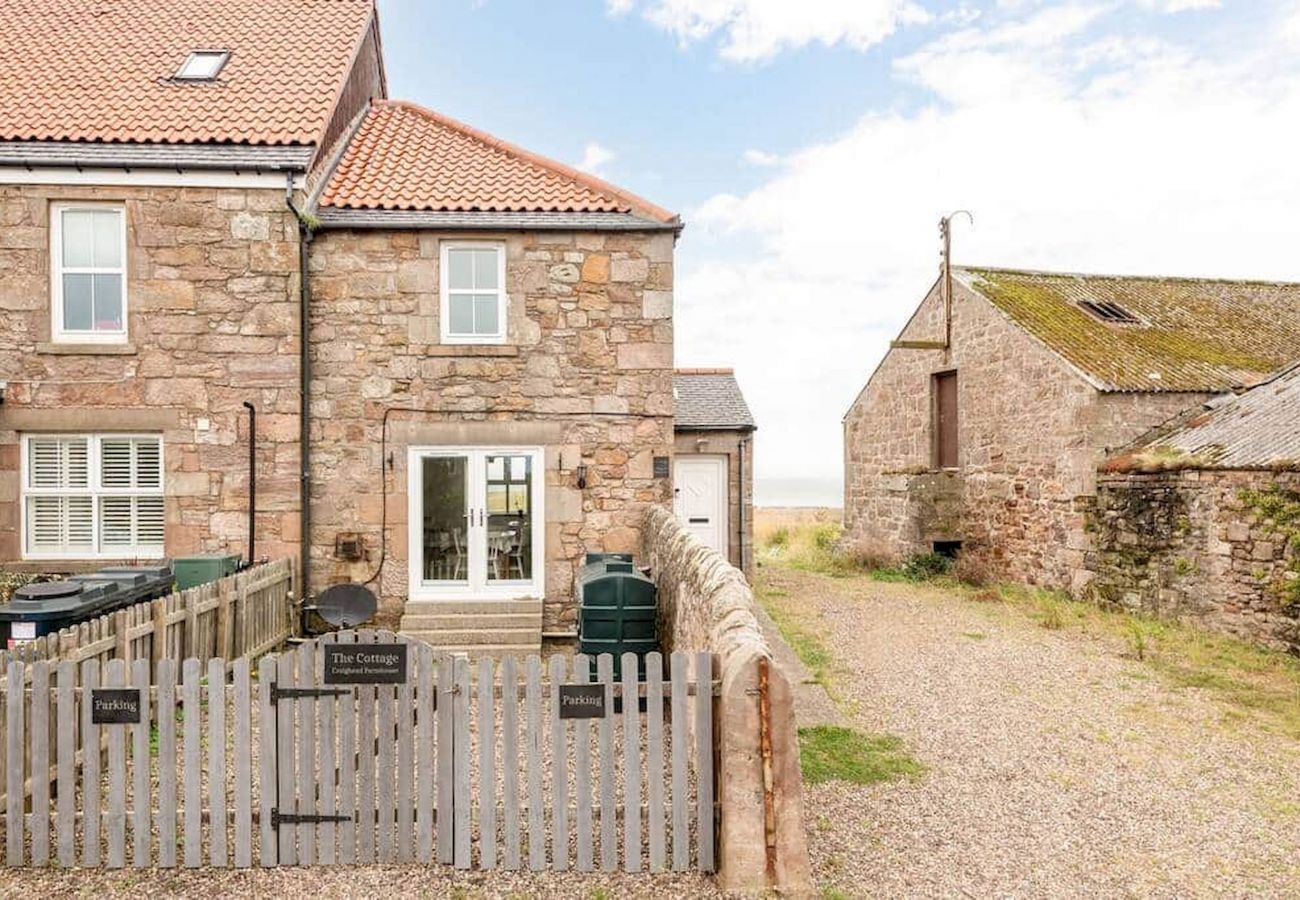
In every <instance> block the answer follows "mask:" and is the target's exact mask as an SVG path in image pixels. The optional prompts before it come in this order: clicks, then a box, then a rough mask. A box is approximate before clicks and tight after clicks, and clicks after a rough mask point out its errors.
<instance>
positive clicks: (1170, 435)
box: [1126, 365, 1300, 469]
mask: <svg viewBox="0 0 1300 900" xmlns="http://www.w3.org/2000/svg"><path fill="white" fill-rule="evenodd" d="M1143 451H1145V453H1144V452H1143ZM1126 455H1127V456H1129V457H1137V458H1143V457H1145V458H1148V459H1151V460H1153V461H1156V462H1159V461H1160V460H1162V459H1164V460H1168V461H1170V462H1171V463H1173V462H1176V461H1177V460H1178V459H1180V458H1182V459H1187V460H1188V462H1189V464H1192V465H1194V467H1195V468H1208V469H1272V468H1292V469H1295V468H1300V365H1296V366H1292V367H1291V368H1290V369H1287V370H1286V371H1284V372H1282V373H1281V374H1279V375H1278V376H1277V377H1275V378H1273V379H1270V380H1269V381H1266V382H1264V383H1262V384H1259V385H1257V386H1255V387H1253V388H1251V389H1250V390H1248V391H1246V392H1245V393H1243V394H1238V395H1232V396H1229V397H1227V398H1226V399H1222V398H1221V399H1217V400H1215V401H1211V402H1210V403H1208V404H1206V406H1205V407H1204V408H1203V409H1201V410H1198V411H1197V412H1196V413H1194V414H1193V415H1191V416H1190V417H1188V418H1187V419H1186V420H1185V421H1183V422H1182V423H1181V424H1180V425H1179V426H1177V427H1176V428H1174V429H1173V430H1172V431H1169V432H1166V433H1164V434H1162V435H1160V436H1159V437H1157V438H1154V439H1150V440H1147V441H1145V442H1144V443H1143V444H1142V445H1141V446H1140V447H1139V449H1138V450H1136V451H1134V452H1132V453H1130V454H1126Z"/></svg>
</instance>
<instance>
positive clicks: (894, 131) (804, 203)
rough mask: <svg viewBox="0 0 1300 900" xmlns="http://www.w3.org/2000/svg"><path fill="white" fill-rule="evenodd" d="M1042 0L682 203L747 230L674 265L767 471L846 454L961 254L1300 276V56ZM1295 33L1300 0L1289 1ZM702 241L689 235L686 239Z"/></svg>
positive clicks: (712, 232)
mask: <svg viewBox="0 0 1300 900" xmlns="http://www.w3.org/2000/svg"><path fill="white" fill-rule="evenodd" d="M1102 16H1104V11H1098V10H1097V9H1095V8H1094V7H1086V6H1073V7H1066V8H1056V9H1053V10H1046V11H1041V12H1037V11H1031V12H1029V13H1028V14H1027V17H1026V18H1024V19H1022V20H1020V21H1018V22H1016V23H1013V24H1010V25H1002V26H990V27H988V28H985V29H982V30H969V29H967V30H963V31H959V32H956V33H954V34H953V35H950V36H948V37H945V38H942V39H940V40H937V41H935V42H933V43H931V44H930V45H928V46H926V47H924V48H922V49H920V50H918V51H917V52H916V53H915V54H913V55H912V56H910V57H907V58H905V59H902V60H899V61H897V63H896V66H895V71H896V73H898V75H899V76H900V77H902V78H904V79H906V80H908V81H911V82H914V83H915V84H917V85H920V86H921V87H923V88H924V89H926V90H927V91H929V92H930V93H931V95H932V96H933V97H934V101H933V102H932V103H931V104H930V105H928V106H926V107H925V108H922V109H919V110H917V111H914V112H888V113H871V114H868V115H865V116H863V117H862V118H861V119H860V120H859V121H858V123H857V124H856V125H855V126H854V127H853V128H852V129H851V130H849V131H848V132H847V133H845V134H843V135H841V136H840V137H839V138H837V139H834V140H831V141H828V142H826V143H822V144H818V145H814V146H810V147H807V148H805V149H803V150H802V151H799V152H796V153H793V154H788V155H786V156H784V157H783V158H782V166H781V168H780V169H778V170H776V171H775V172H774V173H773V175H772V177H771V178H770V179H769V180H767V181H766V183H764V184H763V185H761V186H760V187H758V188H757V189H755V190H753V191H751V192H749V193H746V194H742V195H736V194H719V195H717V196H714V197H712V198H710V199H708V200H707V201H706V202H705V203H703V204H701V205H700V206H699V207H698V208H697V209H695V210H694V211H692V212H690V213H688V214H687V216H686V218H687V221H688V222H689V223H690V227H691V230H690V231H688V232H687V236H688V239H689V238H690V237H691V236H692V233H694V234H696V235H700V238H699V240H701V241H704V242H707V241H708V239H709V238H710V237H725V239H726V240H725V242H720V245H721V244H722V243H725V245H726V246H727V247H733V246H734V245H735V244H736V243H737V242H741V243H747V244H748V245H749V246H750V247H751V248H752V249H751V250H748V251H746V252H744V253H742V254H740V255H737V254H736V253H735V252H734V251H728V252H726V253H725V255H724V254H723V253H721V252H720V253H718V255H717V256H716V257H715V258H713V259H711V260H709V259H705V260H702V261H695V260H691V261H690V262H689V263H688V264H686V265H683V267H682V274H681V276H680V277H679V281H678V289H677V297H678V303H679V309H680V311H681V316H680V319H679V329H678V334H679V345H678V346H679V349H678V358H679V360H680V361H681V364H683V365H695V364H700V365H704V364H725V365H735V366H736V367H737V370H738V374H739V376H740V378H741V381H742V383H743V384H744V386H745V388H746V391H747V395H748V397H749V399H750V401H751V404H752V405H753V406H754V407H755V414H756V417H757V419H758V421H759V426H760V429H762V430H761V431H760V432H759V442H758V445H757V452H758V457H757V460H758V465H759V473H760V475H762V476H765V477H773V476H782V477H786V476H793V475H798V474H801V473H808V472H813V473H817V474H823V475H824V474H829V473H836V472H838V471H839V470H840V466H841V463H840V459H841V457H840V453H841V444H840V426H839V422H840V418H841V416H842V415H843V413H844V412H845V410H846V409H847V407H848V405H849V403H850V402H851V401H852V399H853V397H854V395H855V394H856V392H857V391H858V389H859V388H860V387H861V386H862V385H863V383H864V382H865V381H866V378H867V377H868V375H869V374H870V373H871V371H872V369H873V368H874V366H875V365H876V363H877V362H878V360H879V359H880V357H881V355H882V354H883V352H884V350H885V348H886V347H887V346H888V341H889V340H890V339H891V338H892V337H894V336H895V335H896V333H897V331H898V329H899V328H900V327H901V325H902V324H903V322H904V321H905V320H906V318H907V317H908V315H909V314H910V313H911V311H912V309H913V308H914V306H915V304H916V303H917V301H918V300H919V299H920V297H921V296H922V295H923V294H924V293H925V291H926V290H927V288H928V287H929V286H930V284H931V283H932V281H933V279H934V277H935V275H936V272H937V262H938V256H937V248H938V234H937V221H938V218H939V217H940V216H941V215H943V214H945V213H947V212H950V211H952V210H954V209H957V208H966V209H969V210H971V211H972V212H973V213H974V214H975V218H976V222H977V227H976V228H975V229H973V230H972V229H971V228H970V227H969V226H967V225H966V224H965V223H960V224H959V225H958V226H957V228H956V235H955V239H954V256H955V258H956V260H957V261H958V262H959V263H962V262H965V263H982V264H990V265H1004V266H1024V267H1035V268H1046V269H1063V270H1077V271H1089V270H1091V271H1107V272H1133V273H1185V274H1193V275H1207V276H1225V277H1259V278H1274V279H1290V280H1300V257H1297V256H1296V254H1295V251H1294V234H1295V225H1294V218H1295V210H1296V209H1297V208H1300V182H1298V181H1297V179H1296V178H1295V160H1294V148H1295V146H1296V143H1297V139H1300V65H1298V64H1297V63H1296V62H1295V61H1294V57H1293V55H1292V56H1288V55H1287V54H1286V53H1284V52H1283V51H1282V48H1281V47H1280V46H1279V45H1275V44H1273V43H1272V41H1274V40H1275V39H1274V38H1273V37H1272V36H1271V35H1268V34H1260V35H1257V40H1256V41H1255V42H1254V43H1253V44H1251V42H1249V41H1247V42H1245V43H1240V44H1234V46H1233V49H1232V50H1231V52H1232V53H1234V54H1235V55H1234V56H1233V57H1231V58H1209V57H1208V56H1207V54H1205V53H1204V52H1203V51H1198V52H1195V53H1193V52H1192V51H1190V50H1185V49H1182V48H1180V47H1178V46H1176V45H1173V44H1170V43H1167V42H1160V41H1157V40H1153V39H1150V38H1143V39H1132V38H1127V37H1124V36H1122V35H1117V34H1111V33H1108V25H1109V23H1108V21H1107V20H1105V19H1104V18H1102ZM1295 21H1296V23H1297V30H1298V31H1297V33H1298V34H1300V14H1298V18H1297V19H1296V20H1295ZM691 251H692V252H699V251H696V250H695V249H694V248H691Z"/></svg>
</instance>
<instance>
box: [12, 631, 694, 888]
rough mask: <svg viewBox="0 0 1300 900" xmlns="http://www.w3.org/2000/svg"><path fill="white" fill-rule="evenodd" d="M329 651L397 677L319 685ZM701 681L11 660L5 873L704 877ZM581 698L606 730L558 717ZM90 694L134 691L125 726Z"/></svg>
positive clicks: (443, 659)
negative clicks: (420, 869)
mask: <svg viewBox="0 0 1300 900" xmlns="http://www.w3.org/2000/svg"><path fill="white" fill-rule="evenodd" d="M331 643H347V644H393V643H402V644H405V645H406V651H405V653H406V658H407V662H406V668H405V678H404V680H402V681H400V683H396V684H327V683H326V678H325V663H324V658H325V656H326V653H327V651H328V649H329V645H330V644H331ZM666 661H667V662H669V663H670V667H669V677H667V678H665V677H664V663H665V662H666ZM713 665H714V660H713V657H712V655H711V654H708V653H693V654H683V653H674V654H672V656H671V659H670V660H664V659H662V658H661V657H660V656H659V654H651V655H650V656H649V657H648V658H647V660H646V671H647V675H646V678H645V680H644V681H641V680H639V679H638V676H637V662H636V660H635V658H634V657H632V656H631V655H628V656H625V657H624V659H623V660H622V678H621V679H619V680H616V679H615V678H614V676H613V671H614V666H613V659H612V657H610V656H601V657H600V658H598V659H597V660H594V666H593V660H592V659H590V658H588V657H585V656H581V655H576V656H559V655H556V656H551V657H550V658H549V660H547V661H546V665H545V666H544V665H543V661H542V660H541V659H540V658H539V657H537V656H531V657H528V658H527V659H524V660H515V659H513V658H512V659H506V660H504V661H502V662H500V663H496V662H494V661H492V660H489V659H481V660H478V661H477V663H476V664H471V662H470V661H469V660H468V659H467V658H465V657H463V656H460V657H448V656H440V655H438V654H437V653H436V652H435V651H434V648H432V647H430V646H429V645H427V644H424V643H422V642H419V641H414V640H410V639H407V638H405V637H404V636H401V635H393V634H391V633H388V632H382V631H346V632H340V633H338V634H335V635H329V636H327V637H325V638H322V639H320V640H319V641H313V642H309V643H304V644H302V645H300V646H298V647H296V648H293V649H290V650H287V651H285V652H282V653H279V654H270V655H266V656H263V657H262V658H261V659H260V660H259V661H258V662H257V664H256V671H254V668H253V666H252V665H251V664H250V661H249V660H248V659H246V658H241V659H236V660H234V661H233V662H232V663H230V664H227V663H226V661H225V660H222V659H219V658H214V659H211V660H209V661H207V664H206V665H204V664H202V663H200V661H199V660H197V659H193V658H191V659H187V660H184V661H183V662H181V663H179V664H177V662H176V661H174V660H171V659H162V660H160V661H159V662H158V663H157V664H156V668H155V669H154V670H152V671H151V669H150V661H149V660H148V659H137V660H134V661H133V662H132V664H131V665H130V666H128V665H127V664H126V662H125V661H122V660H112V661H109V662H108V663H107V664H106V665H103V666H101V665H100V661H99V660H97V659H88V660H85V661H84V662H82V663H81V666H80V668H79V669H78V667H77V666H76V664H74V663H73V662H71V661H62V662H49V661H43V660H40V661H35V662H22V661H13V662H10V663H9V665H8V667H7V670H6V671H5V672H3V673H0V694H2V695H3V696H2V697H0V709H3V710H4V712H5V716H4V721H5V727H4V735H3V741H4V744H5V747H6V749H7V751H8V752H7V753H6V754H5V759H6V761H7V762H8V763H10V764H9V765H7V768H6V769H5V770H4V772H3V774H2V775H0V785H3V786H4V787H5V788H6V791H5V806H4V809H3V815H0V831H3V839H2V840H3V845H4V848H5V849H4V864H5V865H6V866H10V867H14V866H28V865H30V866H44V865H58V866H63V867H73V866H86V867H96V866H104V867H108V868H121V867H126V866H132V867H148V866H158V867H163V868H166V867H175V866H184V867H187V868H194V867H199V866H214V867H230V866H235V867H240V868H246V867H250V866H255V865H256V866H287V865H318V864H323V865H335V864H344V865H347V864H368V863H380V864H388V863H411V862H419V863H442V864H448V865H452V866H454V867H456V868H460V869H467V868H471V867H478V868H482V869H494V868H504V869H519V868H528V869H532V870H544V869H555V870H563V869H569V868H576V870H578V871H580V872H582V871H593V870H595V869H597V868H599V869H603V870H606V871H610V870H614V869H617V868H622V869H624V870H626V871H630V872H635V871H641V870H645V869H648V870H649V871H652V872H654V871H665V870H668V869H672V870H677V871H680V870H684V869H687V868H692V867H694V868H697V869H700V870H702V871H706V872H707V871H713V869H714V866H715V840H716V838H715V833H716V830H715V821H714V819H715V809H714V807H715V804H714V797H715V788H714V763H713V761H714V735H713V722H714V700H713V693H714V691H713V678H712V672H713ZM521 669H522V671H521ZM544 674H545V675H546V676H548V677H546V678H545V680H544V679H543V675H544ZM591 683H597V684H600V685H602V686H603V690H602V689H600V688H598V689H596V690H595V694H596V695H598V696H599V697H600V699H602V700H603V710H604V715H603V716H598V717H595V718H568V717H563V716H561V715H560V705H561V695H562V694H563V695H565V696H566V697H568V696H570V693H571V692H572V691H574V690H575V689H571V688H569V686H570V685H578V686H586V685H589V684H591ZM97 688H118V689H128V688H130V689H131V690H132V693H130V694H128V695H127V696H130V697H138V698H139V703H140V715H139V721H138V723H135V724H104V723H102V722H96V721H94V716H93V715H92V711H91V710H92V696H94V691H95V690H96V689H97ZM100 696H101V699H102V698H103V696H104V695H100ZM588 702H589V703H594V702H595V701H594V700H591V701H588ZM620 707H621V708H620ZM43 773H48V775H46V777H36V776H37V775H38V774H43Z"/></svg>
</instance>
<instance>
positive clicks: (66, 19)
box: [0, 0, 374, 145]
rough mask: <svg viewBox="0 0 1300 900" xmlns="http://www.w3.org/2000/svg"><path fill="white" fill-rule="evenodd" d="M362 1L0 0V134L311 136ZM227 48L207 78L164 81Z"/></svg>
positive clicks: (361, 15)
mask: <svg viewBox="0 0 1300 900" xmlns="http://www.w3.org/2000/svg"><path fill="white" fill-rule="evenodd" d="M373 16H374V4H373V2H372V0H0V140H23V141H106V142H155V143H203V142H215V143H232V144H266V145H290V144H310V143H313V142H314V141H316V140H318V139H319V137H320V135H321V133H322V132H323V131H324V128H325V124H326V121H327V119H328V117H329V114H330V112H331V110H332V109H333V107H334V101H335V98H336V97H337V96H338V93H339V89H340V87H341V86H342V83H343V78H344V75H345V73H346V72H347V71H348V68H349V66H350V65H351V63H352V58H353V56H354V54H355V52H356V49H357V47H358V46H359V44H360V41H361V40H362V38H363V37H364V36H365V34H366V32H367V29H368V28H369V27H370V23H371V21H372V18H373ZM194 50H229V51H230V59H229V60H228V61H227V63H226V65H225V67H224V68H223V69H222V70H221V72H220V73H219V74H218V76H217V79H216V80H215V81H213V82H182V81H174V80H173V79H172V76H174V75H175V74H176V72H177V70H178V69H179V68H180V66H181V64H182V63H183V62H184V61H185V60H186V58H187V57H188V56H189V54H190V52H191V51H194Z"/></svg>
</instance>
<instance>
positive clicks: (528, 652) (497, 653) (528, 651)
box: [409, 634, 542, 660]
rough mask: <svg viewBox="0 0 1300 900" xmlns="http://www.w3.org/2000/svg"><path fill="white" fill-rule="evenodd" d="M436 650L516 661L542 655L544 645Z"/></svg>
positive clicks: (450, 646) (539, 643)
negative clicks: (512, 658)
mask: <svg viewBox="0 0 1300 900" xmlns="http://www.w3.org/2000/svg"><path fill="white" fill-rule="evenodd" d="M409 636H410V637H413V638H417V639H419V640H425V639H426V637H425V635H422V634H411V635H409ZM434 649H435V651H436V652H438V653H449V654H452V655H464V656H468V657H470V658H471V659H482V658H483V657H487V658H488V659H505V658H506V657H508V656H513V657H515V658H516V659H520V660H522V659H524V658H525V657H528V656H533V655H537V654H540V653H541V652H542V645H541V642H540V641H539V642H538V643H536V644H460V645H457V644H447V645H445V646H439V645H435V646H434Z"/></svg>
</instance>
